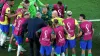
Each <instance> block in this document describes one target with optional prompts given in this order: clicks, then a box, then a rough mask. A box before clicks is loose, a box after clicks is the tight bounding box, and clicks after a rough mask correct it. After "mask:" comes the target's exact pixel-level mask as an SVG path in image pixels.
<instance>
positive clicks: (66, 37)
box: [66, 35, 75, 40]
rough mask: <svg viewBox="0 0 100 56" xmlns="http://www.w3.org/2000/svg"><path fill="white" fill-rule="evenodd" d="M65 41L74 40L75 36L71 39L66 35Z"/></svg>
mask: <svg viewBox="0 0 100 56" xmlns="http://www.w3.org/2000/svg"><path fill="white" fill-rule="evenodd" d="M66 39H68V40H74V39H75V35H74V36H73V37H70V38H69V37H68V35H66Z"/></svg>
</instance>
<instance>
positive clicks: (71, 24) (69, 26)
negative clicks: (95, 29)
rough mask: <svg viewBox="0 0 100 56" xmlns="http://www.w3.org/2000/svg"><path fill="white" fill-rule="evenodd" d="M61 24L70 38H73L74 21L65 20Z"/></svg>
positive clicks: (71, 19) (70, 19)
mask: <svg viewBox="0 0 100 56" xmlns="http://www.w3.org/2000/svg"><path fill="white" fill-rule="evenodd" d="M63 22H64V24H65V27H66V30H67V31H68V33H69V34H70V35H71V37H73V36H74V34H75V19H73V18H67V19H64V21H63Z"/></svg>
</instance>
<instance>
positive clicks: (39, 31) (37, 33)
mask: <svg viewBox="0 0 100 56" xmlns="http://www.w3.org/2000/svg"><path fill="white" fill-rule="evenodd" d="M39 33H41V29H39V30H38V31H36V36H37V37H39Z"/></svg>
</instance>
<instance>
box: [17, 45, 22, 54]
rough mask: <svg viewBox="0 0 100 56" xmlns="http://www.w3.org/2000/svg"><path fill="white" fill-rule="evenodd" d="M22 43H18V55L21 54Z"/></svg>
mask: <svg viewBox="0 0 100 56" xmlns="http://www.w3.org/2000/svg"><path fill="white" fill-rule="evenodd" d="M21 47H22V46H21V45H18V49H17V56H19V55H20V52H21Z"/></svg>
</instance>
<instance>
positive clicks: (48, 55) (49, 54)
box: [45, 46, 52, 56]
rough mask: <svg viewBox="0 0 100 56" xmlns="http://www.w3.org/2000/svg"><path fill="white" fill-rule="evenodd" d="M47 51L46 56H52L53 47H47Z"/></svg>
mask: <svg viewBox="0 0 100 56" xmlns="http://www.w3.org/2000/svg"><path fill="white" fill-rule="evenodd" d="M45 50H46V56H51V52H52V46H46V47H45Z"/></svg>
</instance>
